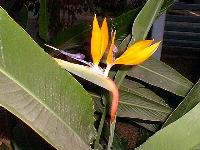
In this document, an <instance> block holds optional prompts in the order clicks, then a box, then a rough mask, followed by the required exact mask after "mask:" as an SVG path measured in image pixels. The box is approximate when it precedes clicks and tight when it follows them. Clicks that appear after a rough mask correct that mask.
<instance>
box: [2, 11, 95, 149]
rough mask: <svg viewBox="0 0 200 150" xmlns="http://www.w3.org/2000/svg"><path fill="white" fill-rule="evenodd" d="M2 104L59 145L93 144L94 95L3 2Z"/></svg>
mask: <svg viewBox="0 0 200 150" xmlns="http://www.w3.org/2000/svg"><path fill="white" fill-rule="evenodd" d="M0 105H1V106H3V107H5V108H6V109H8V110H9V111H10V112H12V113H13V114H15V115H16V116H17V117H19V118H20V119H21V120H23V121H24V122H25V123H26V124H28V125H29V126H30V127H31V128H32V129H33V130H35V131H36V132H37V133H39V134H40V135H41V136H42V137H43V138H44V139H45V140H47V141H48V142H49V143H50V144H52V145H53V146H54V147H56V148H57V149H60V150H61V149H63V150H66V149H70V150H71V149H90V148H89V142H90V141H91V139H92V138H93V136H94V134H95V131H94V128H93V121H94V118H93V112H94V110H93V103H92V101H91V98H90V97H89V95H88V94H87V92H86V91H85V90H84V89H83V88H82V86H81V85H80V84H79V83H78V82H77V81H76V80H75V79H74V78H73V77H72V76H71V75H70V74H68V73H67V72H66V71H65V70H63V69H61V68H60V67H59V66H58V65H57V63H55V61H54V60H53V59H52V58H51V57H50V56H49V55H48V54H47V53H45V52H44V51H43V49H41V48H40V47H39V46H38V45H37V44H36V43H35V42H34V41H33V40H32V39H31V38H30V36H29V35H28V34H27V33H26V32H25V31H24V30H23V29H22V28H21V27H20V26H19V25H17V24H16V23H15V22H14V21H13V20H12V19H11V18H10V17H9V16H8V15H7V13H6V12H5V11H4V10H3V9H2V8H0Z"/></svg>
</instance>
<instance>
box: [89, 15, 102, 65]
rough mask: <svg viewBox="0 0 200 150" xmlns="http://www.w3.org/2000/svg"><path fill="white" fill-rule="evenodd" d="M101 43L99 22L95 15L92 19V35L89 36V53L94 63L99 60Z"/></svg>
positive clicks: (96, 63) (97, 62)
mask: <svg viewBox="0 0 200 150" xmlns="http://www.w3.org/2000/svg"><path fill="white" fill-rule="evenodd" d="M101 43H102V37H101V30H100V28H99V23H98V20H97V18H96V15H95V16H94V20H93V27H92V37H91V55H92V59H93V63H94V65H98V64H99V61H100V52H101Z"/></svg>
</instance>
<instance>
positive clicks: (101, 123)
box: [94, 103, 108, 149]
mask: <svg viewBox="0 0 200 150" xmlns="http://www.w3.org/2000/svg"><path fill="white" fill-rule="evenodd" d="M107 108H108V103H106V106H105V109H104V111H103V114H102V116H101V121H100V124H99V128H98V134H97V138H96V141H95V143H94V149H97V148H98V144H99V140H100V136H101V132H102V129H103V125H104V121H105V118H106V113H107Z"/></svg>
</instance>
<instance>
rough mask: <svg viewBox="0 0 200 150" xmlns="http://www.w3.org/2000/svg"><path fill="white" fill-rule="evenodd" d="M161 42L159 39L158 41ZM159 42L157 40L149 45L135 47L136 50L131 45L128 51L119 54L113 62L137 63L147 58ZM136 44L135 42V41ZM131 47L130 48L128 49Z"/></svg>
mask: <svg viewBox="0 0 200 150" xmlns="http://www.w3.org/2000/svg"><path fill="white" fill-rule="evenodd" d="M160 42H161V41H160ZM160 42H157V43H155V44H153V45H151V46H148V47H145V48H144V49H141V47H142V46H141V47H140V48H137V49H136V51H135V50H134V49H132V46H131V47H129V48H128V50H129V51H130V52H129V53H127V54H126V55H123V54H122V55H121V56H120V57H119V58H117V59H116V60H115V64H124V65H138V64H140V63H142V62H144V61H145V60H146V59H148V58H149V57H150V56H151V55H152V54H153V53H154V52H155V51H156V49H157V48H158V46H159V44H160ZM136 44H137V43H136ZM130 49H131V50H130Z"/></svg>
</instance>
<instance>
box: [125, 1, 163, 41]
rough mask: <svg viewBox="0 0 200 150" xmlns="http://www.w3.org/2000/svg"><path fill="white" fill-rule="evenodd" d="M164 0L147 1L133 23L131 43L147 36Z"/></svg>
mask: <svg viewBox="0 0 200 150" xmlns="http://www.w3.org/2000/svg"><path fill="white" fill-rule="evenodd" d="M163 2H164V0H148V1H147V2H146V4H145V5H144V7H143V8H142V10H141V11H140V13H139V14H138V16H137V17H136V18H135V21H134V23H133V27H132V39H131V41H130V43H129V45H132V44H134V43H135V42H138V41H140V40H144V39H145V38H146V36H147V34H148V32H149V29H150V28H151V26H152V24H153V22H154V20H155V19H156V17H157V15H158V13H159V11H160V8H161V6H162V4H163Z"/></svg>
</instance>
